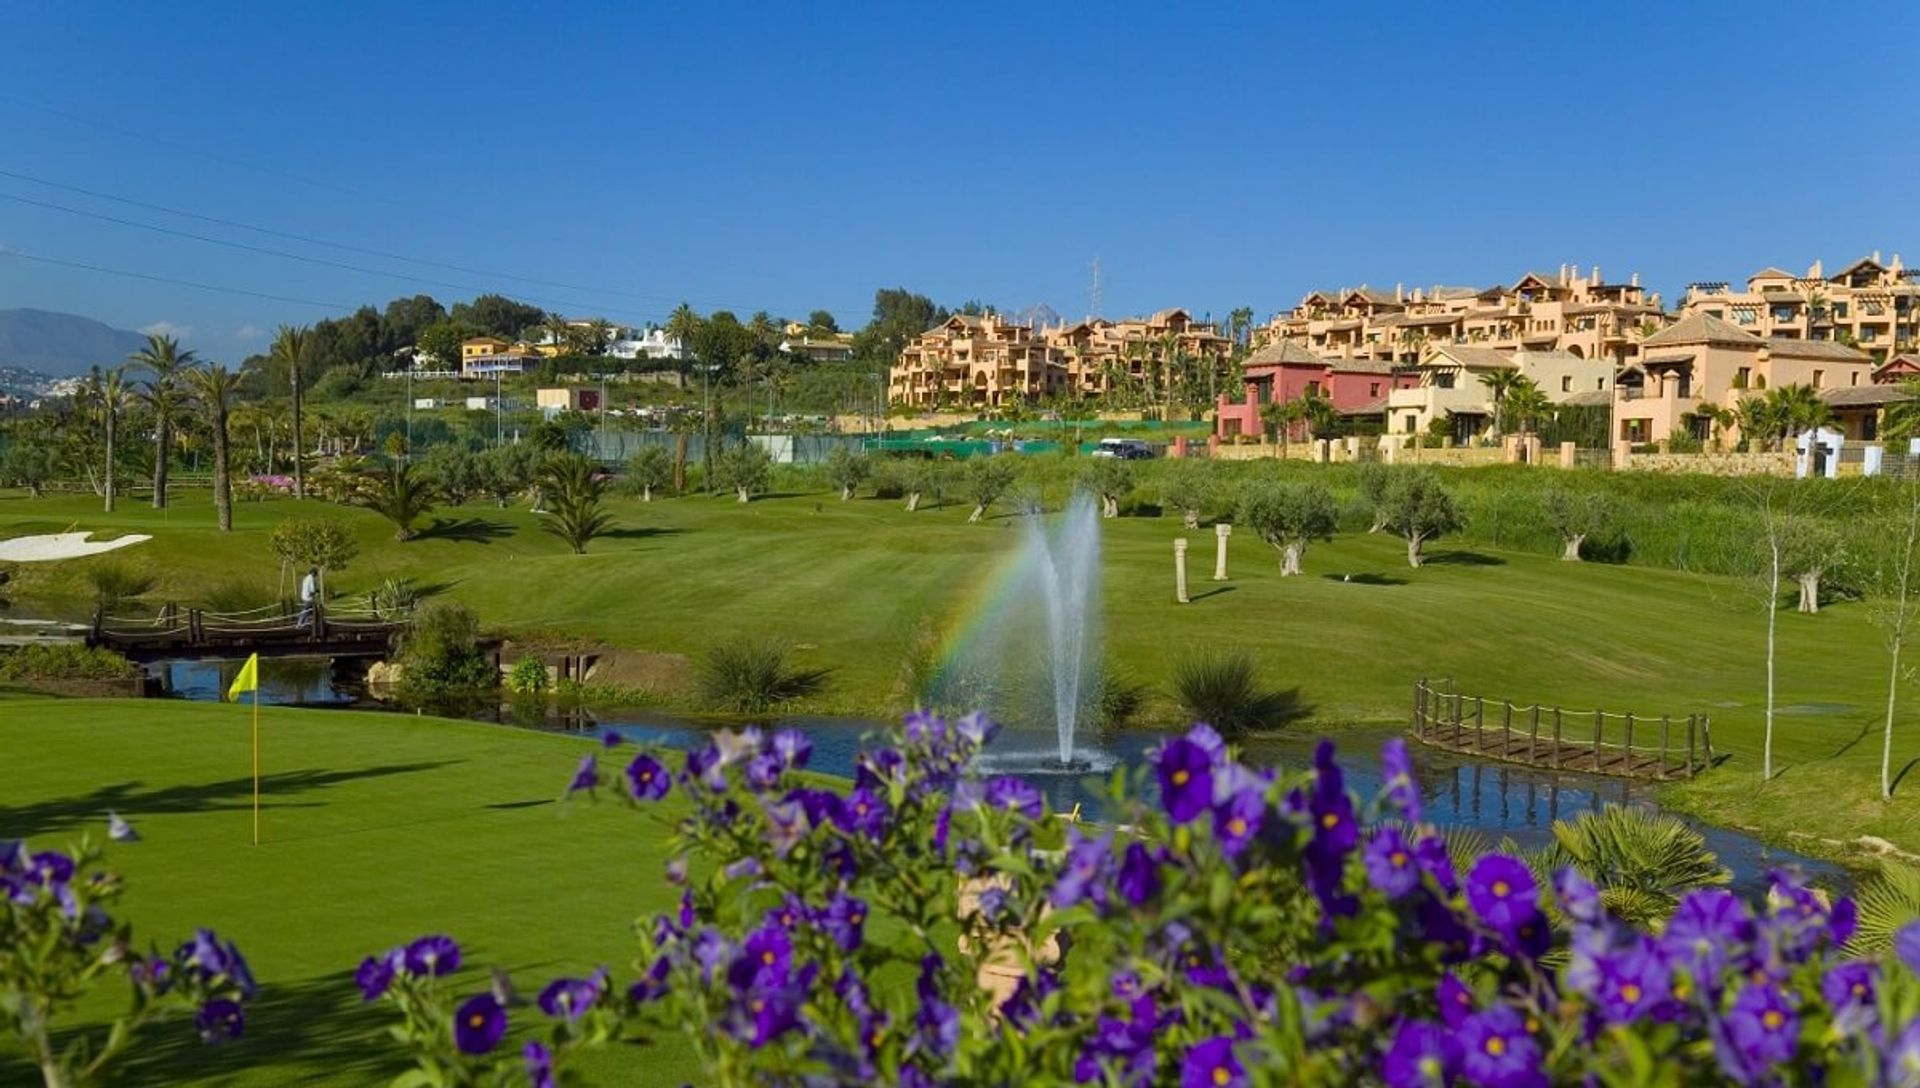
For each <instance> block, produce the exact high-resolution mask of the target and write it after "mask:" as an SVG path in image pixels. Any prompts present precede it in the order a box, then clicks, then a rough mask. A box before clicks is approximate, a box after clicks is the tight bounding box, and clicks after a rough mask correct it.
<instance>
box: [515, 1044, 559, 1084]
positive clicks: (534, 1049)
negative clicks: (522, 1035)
mask: <svg viewBox="0 0 1920 1088" xmlns="http://www.w3.org/2000/svg"><path fill="white" fill-rule="evenodd" d="M520 1053H521V1054H522V1055H524V1056H525V1057H526V1060H527V1080H528V1081H529V1082H530V1083H532V1085H533V1088H553V1051H551V1050H548V1049H547V1048H546V1044H544V1043H542V1042H540V1041H539V1040H538V1039H529V1040H528V1041H527V1047H526V1049H525V1050H522V1051H521V1052H520Z"/></svg>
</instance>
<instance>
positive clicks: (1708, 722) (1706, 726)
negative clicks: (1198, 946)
mask: <svg viewBox="0 0 1920 1088" xmlns="http://www.w3.org/2000/svg"><path fill="white" fill-rule="evenodd" d="M1700 742H1701V744H1702V745H1704V746H1705V748H1706V752H1707V758H1706V761H1705V762H1704V763H1703V764H1702V769H1705V768H1708V767H1712V766H1713V719H1712V718H1711V717H1708V716H1707V715H1705V714H1702V715H1700Z"/></svg>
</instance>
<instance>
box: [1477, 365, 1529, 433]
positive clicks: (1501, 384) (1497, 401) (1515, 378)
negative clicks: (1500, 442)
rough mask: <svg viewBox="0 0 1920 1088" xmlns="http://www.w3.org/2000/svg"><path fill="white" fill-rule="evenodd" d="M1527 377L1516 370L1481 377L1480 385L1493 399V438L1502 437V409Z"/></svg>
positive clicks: (1492, 372) (1497, 371)
mask: <svg viewBox="0 0 1920 1088" xmlns="http://www.w3.org/2000/svg"><path fill="white" fill-rule="evenodd" d="M1524 377H1525V375H1523V374H1521V373H1520V371H1519V370H1518V369H1517V368H1516V369H1513V370H1504V369H1502V370H1495V371H1491V372H1489V373H1486V374H1482V375H1480V384H1481V385H1483V386H1485V387H1486V389H1487V395H1488V396H1490V397H1492V398H1493V436H1494V437H1495V438H1498V437H1500V407H1501V405H1503V404H1505V403H1506V400H1507V396H1508V394H1510V393H1512V392H1513V390H1514V387H1515V386H1517V385H1519V384H1520V381H1521V379H1522V378H1524Z"/></svg>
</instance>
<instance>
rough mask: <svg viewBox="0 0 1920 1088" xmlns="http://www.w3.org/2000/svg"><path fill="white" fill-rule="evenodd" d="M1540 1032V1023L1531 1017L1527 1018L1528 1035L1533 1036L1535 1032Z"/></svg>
mask: <svg viewBox="0 0 1920 1088" xmlns="http://www.w3.org/2000/svg"><path fill="white" fill-rule="evenodd" d="M1539 1030H1540V1021H1538V1020H1535V1019H1534V1018H1533V1017H1531V1016H1529V1017H1527V1034H1529V1035H1531V1034H1533V1033H1534V1032H1536V1031H1539Z"/></svg>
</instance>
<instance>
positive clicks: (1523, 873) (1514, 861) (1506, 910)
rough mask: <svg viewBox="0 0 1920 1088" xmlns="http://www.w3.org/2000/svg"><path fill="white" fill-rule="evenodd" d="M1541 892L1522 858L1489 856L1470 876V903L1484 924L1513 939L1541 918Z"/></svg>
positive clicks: (1482, 859)
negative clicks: (1522, 929)
mask: <svg viewBox="0 0 1920 1088" xmlns="http://www.w3.org/2000/svg"><path fill="white" fill-rule="evenodd" d="M1539 897H1540V889H1539V886H1538V885H1536V884H1534V882H1533V873H1532V872H1531V871H1529V870H1528V869H1527V867H1526V866H1525V865H1524V864H1522V863H1521V862H1520V860H1519V859H1518V858H1513V857H1509V856H1507V855H1506V854H1488V855H1486V856H1485V857H1482V858H1481V859H1480V860H1479V861H1477V862H1474V864H1473V869H1472V870H1471V871H1470V872H1468V873H1467V903H1468V905H1470V906H1471V907H1473V912H1474V913H1475V914H1477V915H1479V916H1480V920H1481V921H1483V922H1485V923H1486V924H1487V925H1489V926H1491V927H1492V928H1494V929H1496V930H1498V931H1500V932H1501V933H1504V934H1507V935H1508V936H1513V935H1515V934H1518V933H1519V932H1520V930H1521V927H1523V926H1525V925H1527V924H1529V923H1533V922H1537V921H1538V919H1539V917H1540V904H1539Z"/></svg>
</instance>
